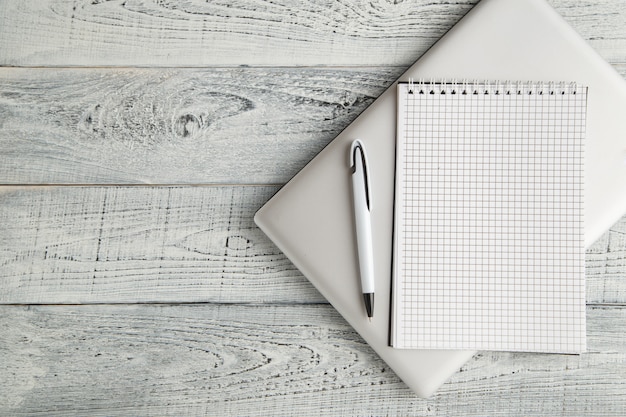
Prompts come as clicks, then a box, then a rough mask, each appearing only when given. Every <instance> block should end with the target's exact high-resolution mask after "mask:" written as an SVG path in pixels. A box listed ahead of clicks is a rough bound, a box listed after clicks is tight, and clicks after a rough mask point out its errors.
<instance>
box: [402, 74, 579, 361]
mask: <svg viewBox="0 0 626 417" xmlns="http://www.w3.org/2000/svg"><path fill="white" fill-rule="evenodd" d="M398 105H399V111H398V115H399V121H398V147H397V149H398V155H397V166H398V168H397V174H396V175H398V178H397V183H396V184H397V185H396V186H397V190H396V199H397V201H396V216H395V219H396V220H395V221H396V228H395V236H396V239H398V244H397V246H396V253H395V254H394V262H395V264H396V266H395V277H394V280H395V284H394V291H395V293H394V306H395V307H394V308H396V309H397V310H396V314H395V317H396V320H395V322H394V323H393V325H394V335H395V336H394V341H393V344H394V346H395V347H400V348H420V349H481V350H517V351H544V352H566V353H576V352H580V351H583V350H584V349H585V310H584V307H585V303H584V295H585V293H584V248H583V233H584V228H583V214H584V212H583V199H584V189H583V185H584V183H583V180H584V141H583V139H584V135H585V120H586V88H583V87H575V86H572V85H556V84H548V83H537V84H527V83H525V84H519V83H516V84H509V85H502V84H500V83H478V84H471V85H468V84H466V83H450V84H434V83H419V84H417V85H415V86H414V87H413V88H412V93H409V88H408V86H407V85H406V84H399V88H398Z"/></svg>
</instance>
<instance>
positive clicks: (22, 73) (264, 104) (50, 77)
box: [0, 65, 626, 184]
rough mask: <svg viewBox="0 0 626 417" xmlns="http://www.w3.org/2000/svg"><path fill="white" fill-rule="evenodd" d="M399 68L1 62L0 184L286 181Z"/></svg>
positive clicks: (400, 69)
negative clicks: (96, 65)
mask: <svg viewBox="0 0 626 417" xmlns="http://www.w3.org/2000/svg"><path fill="white" fill-rule="evenodd" d="M619 69H620V70H621V71H622V73H623V74H625V75H626V65H622V66H620V67H619ZM401 71H402V68H378V67H377V68H350V69H345V68H344V69H336V68H274V69H264V68H245V69H239V68H231V69H215V68H212V69H157V70H154V69H16V68H0V184H96V183H99V184H120V183H131V184H132V183H143V184H145V183H149V184H197V183H257V184H258V183H277V184H280V183H284V182H286V181H287V180H288V179H289V178H291V177H292V176H293V175H295V174H296V173H297V172H298V171H299V170H300V169H301V168H302V167H303V166H304V165H305V164H306V162H308V161H309V160H310V159H311V158H313V157H314V156H315V154H316V153H317V152H318V151H319V150H320V149H321V148H322V147H323V146H324V145H325V144H327V143H328V142H330V141H331V140H332V139H333V138H334V137H335V136H336V135H337V134H338V133H339V132H340V131H341V130H342V129H344V128H345V127H346V126H347V125H348V124H349V123H350V122H351V121H352V120H353V119H354V118H355V117H356V116H357V115H358V114H359V113H360V112H361V111H363V110H364V109H365V108H366V107H367V105H369V104H370V103H371V102H372V101H373V100H374V99H375V98H376V97H377V96H378V95H379V94H380V93H381V92H382V91H383V90H384V88H385V87H387V86H388V85H390V84H391V83H392V82H393V80H395V79H396V78H397V77H398V76H399V75H400V73H401Z"/></svg>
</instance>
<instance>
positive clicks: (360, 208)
mask: <svg viewBox="0 0 626 417" xmlns="http://www.w3.org/2000/svg"><path fill="white" fill-rule="evenodd" d="M364 184H365V178H364V173H363V170H359V169H357V170H356V172H355V173H353V174H352V191H353V195H354V221H355V228H356V241H357V251H358V257H359V272H360V275H361V288H362V291H363V293H373V292H374V251H373V248H372V242H373V240H372V223H371V216H370V210H369V206H368V204H367V200H366V196H365V193H364V192H363V190H364Z"/></svg>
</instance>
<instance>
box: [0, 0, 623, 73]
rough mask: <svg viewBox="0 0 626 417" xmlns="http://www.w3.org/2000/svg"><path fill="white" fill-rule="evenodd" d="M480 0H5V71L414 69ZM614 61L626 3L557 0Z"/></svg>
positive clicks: (0, 18) (1, 22)
mask: <svg viewBox="0 0 626 417" xmlns="http://www.w3.org/2000/svg"><path fill="white" fill-rule="evenodd" d="M475 3H476V0H468V1H465V2H448V1H446V0H434V1H432V0H415V1H383V0H379V1H366V0H341V1H334V0H309V1H297V2H294V1H292V2H284V1H280V2H259V1H254V0H235V1H227V2H205V1H200V0H191V1H185V2H173V1H167V2H164V1H160V2H147V1H142V0H127V1H91V2H86V1H85V2H76V1H69V0H39V1H30V2H24V1H21V0H3V1H2V3H1V6H2V7H1V8H0V39H1V40H2V42H1V43H2V47H1V48H0V65H18V66H39V65H44V66H47V65H57V66H68V65H83V66H85V65H86V66H102V65H104V66H109V65H115V66H137V65H139V66H207V65H211V66H212V65H241V64H247V65H270V66H275V65H281V66H282V65H401V66H408V65H410V64H411V63H412V62H413V61H415V59H417V58H418V57H419V56H420V55H421V54H422V53H423V52H424V51H426V49H427V48H428V47H429V46H430V45H432V44H433V43H434V42H435V41H436V40H437V39H439V38H440V37H441V36H442V35H443V34H444V33H445V32H446V31H447V30H448V29H450V28H451V27H452V26H453V25H454V24H455V23H456V22H457V21H458V20H459V19H460V18H461V17H462V16H463V15H464V14H465V13H467V12H468V11H469V10H470V9H471V8H472V6H473V5H474V4H475ZM550 3H551V4H552V5H553V6H554V7H555V8H556V10H557V11H558V12H559V13H561V14H562V15H563V16H564V17H565V19H566V20H567V21H568V22H569V23H570V24H571V25H572V26H573V27H574V28H575V29H576V30H577V31H578V32H579V33H580V34H581V35H582V36H583V37H584V38H585V39H587V40H588V41H589V42H590V44H591V45H592V46H593V47H594V48H595V49H596V50H598V51H599V53H600V54H601V55H602V56H603V57H604V58H605V59H607V60H608V61H609V62H612V63H617V62H626V28H625V25H624V22H625V21H626V10H625V8H624V7H623V2H622V0H601V1H594V2H593V3H590V2H580V1H577V0H550Z"/></svg>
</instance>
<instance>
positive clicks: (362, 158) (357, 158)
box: [350, 139, 372, 211]
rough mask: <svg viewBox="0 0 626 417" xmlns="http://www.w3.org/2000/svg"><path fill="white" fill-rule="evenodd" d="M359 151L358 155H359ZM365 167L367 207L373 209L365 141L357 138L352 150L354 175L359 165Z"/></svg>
mask: <svg viewBox="0 0 626 417" xmlns="http://www.w3.org/2000/svg"><path fill="white" fill-rule="evenodd" d="M357 152H358V155H357ZM359 162H360V166H361V167H362V169H363V185H364V187H365V190H364V191H365V203H366V204H367V209H368V210H369V211H372V207H371V201H370V195H371V192H370V179H369V170H368V168H367V157H366V155H365V147H364V146H363V143H362V142H361V141H360V140H358V139H356V140H355V141H353V142H352V149H351V152H350V165H351V166H352V175H354V174H355V173H356V171H357V165H359Z"/></svg>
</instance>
